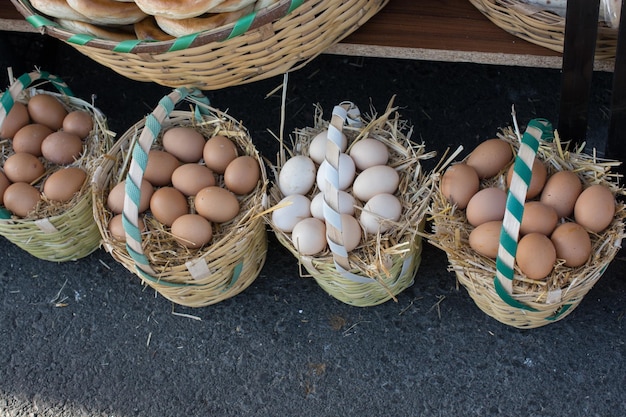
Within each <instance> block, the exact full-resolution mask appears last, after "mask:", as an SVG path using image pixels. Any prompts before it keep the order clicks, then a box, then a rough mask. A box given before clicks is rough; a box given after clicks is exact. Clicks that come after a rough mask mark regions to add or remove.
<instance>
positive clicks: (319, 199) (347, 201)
mask: <svg viewBox="0 0 626 417" xmlns="http://www.w3.org/2000/svg"><path fill="white" fill-rule="evenodd" d="M338 196H339V213H343V214H350V215H353V214H354V205H355V204H356V200H355V199H354V197H353V196H352V194H350V193H347V192H345V191H339V193H338ZM311 216H313V217H315V218H317V219H320V220H324V193H317V194H316V195H315V197H313V199H312V200H311Z"/></svg>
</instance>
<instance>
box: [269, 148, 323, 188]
mask: <svg viewBox="0 0 626 417" xmlns="http://www.w3.org/2000/svg"><path fill="white" fill-rule="evenodd" d="M315 175H316V168H315V163H314V162H313V160H312V159H311V158H309V157H308V156H304V155H295V156H292V157H291V158H289V159H288V160H287V161H286V162H285V164H284V165H283V166H282V167H281V169H280V172H279V173H278V189H279V190H280V192H281V193H282V195H283V196H288V195H292V194H302V195H305V194H307V193H308V192H309V191H310V190H311V188H312V187H313V184H315Z"/></svg>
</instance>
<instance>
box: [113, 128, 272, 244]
mask: <svg viewBox="0 0 626 417" xmlns="http://www.w3.org/2000/svg"><path fill="white" fill-rule="evenodd" d="M260 176H261V169H260V166H259V162H258V161H257V160H256V159H255V158H254V157H252V156H249V155H240V151H239V150H238V148H237V146H236V144H235V143H234V142H233V141H232V140H231V139H229V138H228V137H226V136H223V135H215V136H212V137H211V138H209V139H208V140H207V139H206V138H205V137H204V135H203V134H202V133H201V132H199V131H198V130H196V129H194V128H192V127H186V126H176V127H172V128H169V129H168V130H166V131H165V132H164V133H163V137H162V149H161V148H154V149H152V150H150V152H149V154H148V163H147V166H146V169H145V171H144V177H143V179H142V184H141V198H140V204H139V213H140V225H141V226H142V227H143V228H144V229H145V219H144V215H145V214H146V212H149V213H150V215H151V216H152V217H153V218H154V219H155V220H156V221H158V222H159V223H160V224H161V225H163V226H165V227H167V228H169V231H170V233H171V234H172V236H173V237H174V238H175V239H176V241H177V242H178V243H179V244H181V245H183V246H184V247H187V248H190V249H197V248H201V247H202V246H204V245H206V244H208V243H209V242H210V241H211V239H212V237H213V223H226V222H228V221H230V220H232V219H234V218H235V217H236V216H237V215H238V214H239V211H240V204H239V199H238V197H241V196H245V195H247V194H249V193H251V192H252V191H253V190H254V189H255V188H256V187H257V184H258V182H259V179H260ZM124 196H125V181H122V182H120V183H118V184H116V185H115V186H114V187H113V188H112V189H111V191H110V192H109V195H108V197H107V203H106V204H107V208H108V209H109V210H110V211H111V212H112V213H113V214H114V216H113V217H112V219H111V220H110V222H109V232H110V233H111V235H112V236H113V237H114V238H115V239H117V240H119V241H125V239H126V235H125V232H124V228H123V226H122V214H121V213H122V211H123V208H124Z"/></svg>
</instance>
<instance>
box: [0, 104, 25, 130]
mask: <svg viewBox="0 0 626 417" xmlns="http://www.w3.org/2000/svg"><path fill="white" fill-rule="evenodd" d="M29 123H30V116H29V114H28V110H27V108H26V106H25V105H24V104H22V103H20V102H19V101H16V102H14V103H13V107H11V110H10V111H9V113H8V114H7V115H6V117H5V118H4V122H2V123H0V138H3V139H12V138H13V136H14V135H15V133H17V131H18V130H20V129H21V128H23V127H24V126H26V125H27V124H29Z"/></svg>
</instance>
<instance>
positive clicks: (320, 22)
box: [12, 0, 388, 90]
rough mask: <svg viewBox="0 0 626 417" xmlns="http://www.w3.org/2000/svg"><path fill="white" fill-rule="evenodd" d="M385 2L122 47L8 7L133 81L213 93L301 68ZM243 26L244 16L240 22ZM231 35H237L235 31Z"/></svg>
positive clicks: (17, 0) (292, 6) (311, 5)
mask: <svg viewBox="0 0 626 417" xmlns="http://www.w3.org/2000/svg"><path fill="white" fill-rule="evenodd" d="M387 1H388V0H347V1H334V0H281V1H280V2H278V3H276V4H274V5H272V6H269V7H267V8H266V9H262V10H260V11H258V12H257V13H256V15H255V16H254V19H253V20H252V23H251V24H250V25H249V28H248V29H247V30H245V31H244V32H243V33H235V32H236V31H237V30H241V29H240V28H239V26H240V25H238V23H237V22H236V23H234V24H230V25H226V26H224V27H222V28H218V29H215V30H212V31H206V32H202V33H199V34H197V35H194V36H191V37H185V38H184V39H183V38H177V39H176V40H172V41H162V42H132V43H130V44H128V43H122V44H120V43H119V42H114V41H108V40H102V39H95V38H93V37H85V36H76V35H77V34H76V33H71V32H69V31H68V30H65V29H62V28H60V27H58V26H56V25H54V23H53V22H51V21H50V20H48V19H46V18H45V17H42V16H39V15H37V13H35V10H34V9H33V7H32V6H31V5H30V4H29V3H28V1H26V0H12V2H13V3H14V4H15V5H16V7H17V8H18V10H19V11H20V12H21V13H22V14H23V15H24V16H25V17H26V19H27V20H28V21H29V22H31V24H33V25H34V26H35V27H37V28H39V29H40V30H41V31H42V32H43V33H45V34H48V35H50V36H53V37H55V38H58V39H61V40H63V41H65V42H67V43H68V44H69V45H71V46H73V47H74V48H76V49H77V50H78V51H80V52H81V53H83V54H84V55H86V56H88V57H90V58H91V59H93V60H94V61H96V62H98V63H100V64H102V65H104V66H106V67H109V68H111V69H113V70H114V71H116V72H118V73H119V74H121V75H123V76H125V77H127V78H130V79H133V80H137V81H145V82H155V83H157V84H161V85H164V86H169V87H181V86H185V87H197V88H199V89H201V90H218V89H222V88H225V87H229V86H233V85H241V84H247V83H250V82H254V81H258V80H262V79H266V78H269V77H273V76H276V75H281V74H284V73H286V72H288V71H293V70H297V69H300V68H302V67H303V66H304V65H306V64H307V63H308V62H309V61H311V60H312V59H314V58H315V57H317V56H318V55H319V54H321V53H322V52H324V51H325V50H326V49H328V48H329V47H330V46H332V45H334V44H336V43H337V42H339V41H340V40H342V39H343V38H345V37H346V36H348V35H349V34H350V33H352V32H354V31H355V30H356V29H358V28H359V27H360V26H361V25H363V24H364V23H365V22H367V21H368V20H369V19H370V18H371V17H372V16H374V15H375V14H376V13H377V12H378V11H379V10H380V9H382V7H383V6H384V5H385V4H386V3H387ZM246 20H249V17H246ZM234 29H236V30H234Z"/></svg>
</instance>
